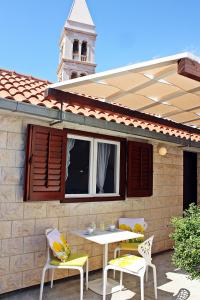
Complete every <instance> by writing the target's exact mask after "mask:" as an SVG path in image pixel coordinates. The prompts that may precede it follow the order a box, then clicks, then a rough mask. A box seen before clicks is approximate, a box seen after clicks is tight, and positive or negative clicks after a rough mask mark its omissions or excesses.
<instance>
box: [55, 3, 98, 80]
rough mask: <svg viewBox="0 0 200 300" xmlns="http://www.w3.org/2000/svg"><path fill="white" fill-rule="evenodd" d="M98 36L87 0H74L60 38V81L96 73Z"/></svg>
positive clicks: (58, 72)
mask: <svg viewBox="0 0 200 300" xmlns="http://www.w3.org/2000/svg"><path fill="white" fill-rule="evenodd" d="M96 37H97V34H96V30H95V25H94V22H93V20H92V17H91V15H90V12H89V9H88V6H87V3H86V0H74V2H73V4H72V8H71V10H70V13H69V16H68V18H67V20H66V22H65V26H64V30H63V33H62V36H61V39H60V58H59V66H58V71H57V74H58V80H59V81H64V80H68V79H74V78H77V77H82V76H86V75H89V74H93V73H95V68H96V64H95V42H96Z"/></svg>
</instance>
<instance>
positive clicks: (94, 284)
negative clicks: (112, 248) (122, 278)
mask: <svg viewBox="0 0 200 300" xmlns="http://www.w3.org/2000/svg"><path fill="white" fill-rule="evenodd" d="M107 264H108V244H105V245H104V251H103V272H104V268H105V267H106V266H107ZM102 278H103V276H102ZM102 278H99V279H96V280H93V281H90V282H89V289H90V290H92V291H93V292H95V293H97V294H99V295H103V279H102ZM122 288H123V286H120V285H119V282H117V281H115V280H113V279H111V278H108V280H107V288H106V295H109V294H113V293H115V292H118V291H120V290H121V289H122Z"/></svg>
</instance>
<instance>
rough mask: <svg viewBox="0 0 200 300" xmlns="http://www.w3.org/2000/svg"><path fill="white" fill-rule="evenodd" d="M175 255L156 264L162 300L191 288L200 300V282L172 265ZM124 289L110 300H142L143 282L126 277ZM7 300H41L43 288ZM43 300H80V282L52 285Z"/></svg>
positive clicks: (90, 298)
mask: <svg viewBox="0 0 200 300" xmlns="http://www.w3.org/2000/svg"><path fill="white" fill-rule="evenodd" d="M171 254H172V253H171V252H165V253H162V254H157V255H155V256H154V258H153V262H154V264H155V265H156V267H157V275H158V300H172V299H176V297H174V296H173V295H175V294H177V293H178V291H179V289H180V288H183V287H184V288H187V289H188V290H189V291H190V293H191V296H190V298H189V299H188V300H200V281H199V282H198V281H190V280H188V279H187V277H186V276H185V275H184V274H183V273H182V272H180V271H179V270H177V269H176V268H174V267H173V266H172V265H171ZM99 276H101V273H100V271H99V272H95V273H92V274H90V277H89V279H90V280H92V279H95V278H97V277H99ZM152 280H153V278H152V274H151V272H150V276H149V281H148V283H145V300H153V299H155V298H154V292H153V281H152ZM123 283H124V285H125V287H126V289H124V290H123V291H121V292H118V293H115V294H113V295H111V296H107V300H128V299H133V300H140V289H139V278H137V277H134V276H131V275H127V274H125V275H124V282H123ZM0 299H4V300H36V299H37V300H38V299H39V287H38V286H37V287H32V288H28V289H25V290H22V291H15V292H12V293H10V294H6V295H2V296H0ZM100 299H102V297H101V296H99V295H96V294H95V293H93V292H91V291H90V290H88V291H87V292H86V291H85V292H84V300H100ZM43 300H79V280H78V278H72V279H66V280H62V281H57V282H55V284H54V287H53V289H51V288H50V284H47V285H46V286H45V287H44V294H43Z"/></svg>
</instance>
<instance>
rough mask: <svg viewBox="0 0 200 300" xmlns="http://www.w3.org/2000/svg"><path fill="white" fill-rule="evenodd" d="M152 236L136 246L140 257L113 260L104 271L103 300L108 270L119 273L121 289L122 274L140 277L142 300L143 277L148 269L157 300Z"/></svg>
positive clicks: (124, 257)
mask: <svg viewBox="0 0 200 300" xmlns="http://www.w3.org/2000/svg"><path fill="white" fill-rule="evenodd" d="M153 239H154V236H152V237H150V238H149V239H147V240H146V241H144V242H143V243H142V244H140V245H139V246H138V252H139V254H140V255H141V256H142V257H139V256H135V255H125V256H122V257H119V258H117V259H113V260H111V261H110V262H109V264H108V265H107V266H106V267H105V269H104V276H103V300H106V285H107V273H108V270H116V271H119V272H120V286H121V288H122V280H123V273H128V274H131V275H135V276H138V277H140V289H141V300H144V275H145V272H146V269H147V268H148V267H152V269H153V278H154V292H155V299H157V276H156V267H155V265H153V264H152V258H151V248H152V243H153Z"/></svg>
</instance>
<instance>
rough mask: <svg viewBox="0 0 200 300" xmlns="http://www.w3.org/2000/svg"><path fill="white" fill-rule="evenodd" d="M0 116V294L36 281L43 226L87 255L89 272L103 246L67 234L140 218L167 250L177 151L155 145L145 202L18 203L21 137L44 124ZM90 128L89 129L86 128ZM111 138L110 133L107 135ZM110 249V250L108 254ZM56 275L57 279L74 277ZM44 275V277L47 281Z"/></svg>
mask: <svg viewBox="0 0 200 300" xmlns="http://www.w3.org/2000/svg"><path fill="white" fill-rule="evenodd" d="M13 115H14V114H13V113H12V115H6V114H2V115H1V114H0V294H2V293H6V292H9V291H13V290H17V289H20V288H24V287H28V286H32V285H36V284H39V283H40V278H41V270H42V267H43V265H44V263H45V259H46V240H45V236H44V232H45V229H46V228H49V227H57V228H58V229H59V230H60V231H62V232H63V233H64V234H65V235H66V237H67V240H68V242H69V243H71V245H72V248H73V250H74V251H76V250H78V251H80V250H81V251H85V252H87V253H88V254H89V255H90V270H95V269H98V268H101V266H102V250H103V249H102V247H101V246H98V245H96V244H93V243H88V242H86V241H85V240H83V239H81V238H77V237H75V236H74V235H73V234H71V233H70V231H71V230H72V229H74V228H85V227H86V225H87V224H88V222H92V221H94V222H96V223H97V225H98V224H99V223H100V222H102V221H104V222H105V223H107V224H109V222H110V221H111V220H114V221H117V220H118V218H120V217H133V218H134V217H144V218H145V220H146V221H147V223H148V231H147V236H150V235H152V234H154V235H155V242H154V249H153V251H154V252H159V251H163V250H167V249H169V248H171V246H172V244H171V241H170V239H169V232H170V227H168V225H169V221H170V218H171V217H172V216H175V215H180V214H181V213H182V196H183V157H182V150H181V148H177V147H175V146H169V145H167V149H168V154H167V155H166V156H165V157H161V156H159V155H158V153H157V144H156V143H155V144H154V192H153V196H152V197H148V198H129V199H127V200H126V201H117V202H106V203H105V202H102V203H98V204H97V203H74V204H73V203H71V204H61V203H60V202H59V201H53V202H38V203H34V202H32V203H27V202H26V203H25V202H23V173H24V158H25V134H26V127H27V124H28V123H32V124H33V123H34V124H38V125H44V126H48V124H47V123H45V122H42V121H39V120H36V119H30V118H28V117H27V118H25V117H20V116H19V117H17V116H16V117H13ZM90 130H91V129H90ZM109 134H110V135H111V134H112V133H109ZM114 247H115V245H111V246H110V248H109V249H110V256H112V251H113V249H114ZM74 274H75V272H73V271H70V272H69V271H59V272H56V278H62V277H64V276H70V275H74ZM47 280H49V274H47V275H46V281H47Z"/></svg>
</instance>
